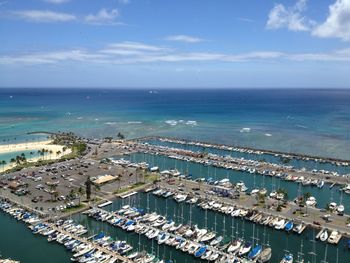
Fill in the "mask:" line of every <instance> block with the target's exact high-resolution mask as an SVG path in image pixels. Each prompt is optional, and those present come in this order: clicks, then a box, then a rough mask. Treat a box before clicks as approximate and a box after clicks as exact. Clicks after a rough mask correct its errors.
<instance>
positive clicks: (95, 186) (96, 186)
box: [94, 184, 101, 197]
mask: <svg viewBox="0 0 350 263" xmlns="http://www.w3.org/2000/svg"><path fill="white" fill-rule="evenodd" d="M94 190H95V197H96V195H97V192H99V191H101V187H100V185H98V184H94Z"/></svg>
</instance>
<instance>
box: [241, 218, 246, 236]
mask: <svg viewBox="0 0 350 263" xmlns="http://www.w3.org/2000/svg"><path fill="white" fill-rule="evenodd" d="M244 231H245V230H244V219H242V239H244Z"/></svg>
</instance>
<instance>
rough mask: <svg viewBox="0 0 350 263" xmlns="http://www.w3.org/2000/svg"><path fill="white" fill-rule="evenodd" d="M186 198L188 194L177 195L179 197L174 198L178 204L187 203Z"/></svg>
mask: <svg viewBox="0 0 350 263" xmlns="http://www.w3.org/2000/svg"><path fill="white" fill-rule="evenodd" d="M186 198H187V195H186V194H177V195H176V196H175V197H174V199H175V201H176V202H178V203H181V202H183V201H185V200H186Z"/></svg>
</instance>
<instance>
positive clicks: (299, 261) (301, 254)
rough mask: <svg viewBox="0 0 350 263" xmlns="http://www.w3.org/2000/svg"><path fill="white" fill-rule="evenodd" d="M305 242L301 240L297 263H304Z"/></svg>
mask: <svg viewBox="0 0 350 263" xmlns="http://www.w3.org/2000/svg"><path fill="white" fill-rule="evenodd" d="M303 245H304V244H303V240H301V242H300V251H299V252H298V259H297V263H302V262H303V259H302V258H303V256H304V253H303Z"/></svg>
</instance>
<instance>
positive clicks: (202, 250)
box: [194, 246, 207, 258]
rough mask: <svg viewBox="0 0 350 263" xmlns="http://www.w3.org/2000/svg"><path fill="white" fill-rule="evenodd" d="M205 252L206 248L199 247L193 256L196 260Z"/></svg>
mask: <svg viewBox="0 0 350 263" xmlns="http://www.w3.org/2000/svg"><path fill="white" fill-rule="evenodd" d="M206 251H207V246H201V247H200V248H199V249H198V250H197V251H196V252H195V253H194V256H195V257H196V258H200V257H201V256H203V255H204V253H205V252H206Z"/></svg>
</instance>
